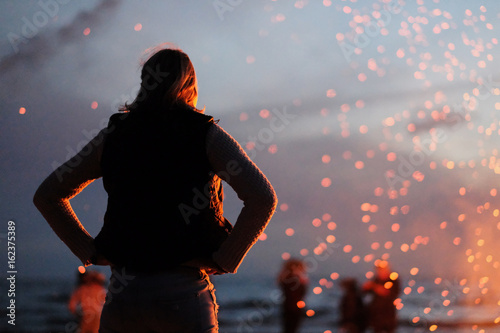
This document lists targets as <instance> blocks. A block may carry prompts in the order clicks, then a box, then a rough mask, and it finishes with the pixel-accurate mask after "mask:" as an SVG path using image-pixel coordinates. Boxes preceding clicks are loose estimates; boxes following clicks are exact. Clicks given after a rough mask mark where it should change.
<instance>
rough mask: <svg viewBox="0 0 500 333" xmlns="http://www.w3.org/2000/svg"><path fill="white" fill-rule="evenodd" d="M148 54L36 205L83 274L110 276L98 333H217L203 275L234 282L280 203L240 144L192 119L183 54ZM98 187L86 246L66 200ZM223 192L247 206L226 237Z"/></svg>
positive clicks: (189, 73) (191, 90) (191, 78)
mask: <svg viewBox="0 0 500 333" xmlns="http://www.w3.org/2000/svg"><path fill="white" fill-rule="evenodd" d="M149 54H150V57H149V58H148V59H147V61H146V62H145V63H144V65H143V66H142V70H141V87H140V90H139V92H138V94H137V97H136V98H135V99H134V100H133V101H132V103H130V104H127V103H126V104H125V105H123V106H122V107H121V108H120V111H122V112H121V113H116V114H114V115H112V116H111V117H110V121H109V124H108V127H107V128H105V129H103V130H101V131H100V132H99V133H98V134H97V136H96V137H95V138H93V139H92V140H91V141H90V142H89V143H88V144H87V145H86V146H85V147H83V148H82V150H81V151H80V152H79V153H78V154H77V155H75V156H74V157H73V158H71V159H70V160H69V161H67V162H66V163H64V164H63V165H62V166H60V167H59V168H57V169H56V170H55V171H54V172H52V173H51V174H50V175H49V176H48V177H47V179H45V181H44V182H43V183H42V184H41V185H40V187H39V188H38V190H37V192H36V193H35V197H34V202H35V205H36V206H37V208H38V209H39V210H40V211H41V212H42V214H43V216H44V217H45V219H46V220H47V222H48V223H49V224H50V226H51V227H52V229H53V230H54V231H55V232H56V234H57V235H58V236H59V238H60V239H61V240H63V241H64V243H65V244H66V245H67V246H68V247H69V248H70V250H71V251H72V252H73V253H74V254H75V255H76V256H77V257H78V258H79V259H80V260H81V261H82V263H83V264H84V265H86V266H88V265H91V264H95V265H110V266H111V273H112V274H111V278H110V283H109V286H108V294H107V300H106V304H105V305H104V308H103V311H102V315H101V323H100V329H99V331H100V332H101V333H127V332H131V333H149V332H156V333H169V332H183V333H190V332H192V333H198V332H218V330H219V327H218V320H217V309H218V305H217V302H216V299H215V290H214V286H213V284H212V283H211V281H210V278H209V274H225V273H236V271H237V269H238V267H239V266H240V264H241V262H242V261H243V259H244V257H245V256H246V254H247V252H248V251H249V250H250V248H251V247H252V246H253V245H254V244H255V243H256V242H257V240H258V238H259V236H260V235H261V234H262V233H263V231H264V229H265V228H266V226H267V224H268V222H269V221H270V219H271V216H272V215H273V213H274V211H275V209H276V205H277V199H276V194H275V192H274V189H273V187H272V186H271V184H270V183H269V181H268V180H267V178H266V177H265V176H264V174H263V173H262V172H261V171H260V169H259V168H258V167H257V166H256V165H255V164H254V163H253V162H252V161H251V160H250V158H249V157H248V155H247V154H246V153H245V151H244V150H243V148H242V147H241V146H240V145H239V144H238V142H237V141H236V140H235V139H234V138H233V137H231V136H230V135H229V134H228V133H227V132H225V131H224V130H223V129H222V127H220V126H219V125H217V121H215V120H214V118H213V117H212V116H209V115H205V114H204V108H203V109H197V108H196V105H197V100H198V83H197V79H196V73H195V70H194V66H193V64H192V63H191V60H190V59H189V57H188V56H187V54H186V53H184V52H183V51H181V50H180V49H177V48H164V47H163V46H161V47H158V48H154V49H153V50H152V51H151V52H150V53H149ZM75 79H76V78H75ZM222 95H223V94H222ZM222 95H221V98H222V97H223V96H222ZM229 103H230V102H229ZM100 177H102V182H103V185H104V189H105V190H106V192H107V194H108V200H107V209H106V213H105V215H104V224H103V226H102V229H101V230H100V232H99V234H98V235H97V236H96V237H95V238H93V237H92V236H91V235H90V234H89V233H88V232H87V231H86V229H85V228H84V226H83V225H82V224H81V223H80V221H79V219H78V218H77V216H76V215H75V212H74V211H73V209H72V207H71V205H70V203H69V200H70V199H71V198H73V197H74V196H76V195H77V194H78V193H80V192H81V191H82V190H83V189H84V188H85V187H86V186H87V185H89V184H90V183H91V182H92V181H94V180H95V179H98V178H100ZM222 180H225V181H226V182H227V183H228V184H229V185H230V186H231V187H232V189H233V190H234V191H235V193H236V194H237V196H238V198H240V199H241V200H242V201H243V206H242V209H241V211H240V213H239V215H238V218H237V220H236V223H235V225H234V228H233V227H232V225H231V223H229V221H227V219H226V218H225V217H224V214H223V213H224V212H223V188H222Z"/></svg>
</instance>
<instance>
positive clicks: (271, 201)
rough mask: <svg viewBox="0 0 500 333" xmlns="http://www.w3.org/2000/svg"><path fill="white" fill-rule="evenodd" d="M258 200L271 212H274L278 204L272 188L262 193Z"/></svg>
mask: <svg viewBox="0 0 500 333" xmlns="http://www.w3.org/2000/svg"><path fill="white" fill-rule="evenodd" d="M259 201H260V204H261V206H263V207H265V208H266V209H267V210H268V211H270V212H271V213H274V211H275V210H276V207H277V205H278V197H277V196H276V192H274V189H272V188H271V189H270V190H269V191H266V192H265V193H262V194H261V195H260V196H259Z"/></svg>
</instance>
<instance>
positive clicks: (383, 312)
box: [278, 259, 400, 333]
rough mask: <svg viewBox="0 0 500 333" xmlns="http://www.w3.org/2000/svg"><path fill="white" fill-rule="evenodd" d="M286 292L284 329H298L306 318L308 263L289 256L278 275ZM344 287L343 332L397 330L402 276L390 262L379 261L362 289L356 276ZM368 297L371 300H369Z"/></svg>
mask: <svg viewBox="0 0 500 333" xmlns="http://www.w3.org/2000/svg"><path fill="white" fill-rule="evenodd" d="M278 283H279V285H280V287H281V289H282V291H283V296H284V301H283V306H282V314H283V332H284V333H296V332H298V330H299V328H300V325H301V323H302V320H303V318H304V312H305V311H304V309H305V302H304V299H305V295H306V291H307V286H308V284H309V280H308V278H307V270H306V266H305V264H304V262H302V261H301V260H298V259H289V260H287V261H286V262H285V263H284V265H283V269H282V271H281V273H280V274H279V277H278ZM340 285H341V287H342V289H343V295H342V299H341V300H340V304H339V308H340V309H339V310H340V320H339V326H340V329H341V332H343V333H363V332H365V331H366V330H367V329H371V330H372V331H373V332H374V333H394V332H395V330H396V327H397V318H396V306H395V304H394V301H395V300H396V299H397V297H398V295H399V292H400V286H399V277H398V274H397V273H396V272H392V270H391V268H390V266H389V263H388V262H387V261H377V263H376V266H375V275H374V277H373V278H372V279H371V280H368V281H366V282H365V283H364V284H363V285H362V287H361V288H359V287H358V282H357V281H356V279H354V278H345V279H343V280H341V283H340ZM365 299H368V301H366V302H365Z"/></svg>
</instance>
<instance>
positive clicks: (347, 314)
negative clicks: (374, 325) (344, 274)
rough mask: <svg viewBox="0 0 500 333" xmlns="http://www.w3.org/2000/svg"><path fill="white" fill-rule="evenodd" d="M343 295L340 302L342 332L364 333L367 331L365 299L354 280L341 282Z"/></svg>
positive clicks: (348, 279) (346, 279) (347, 279)
mask: <svg viewBox="0 0 500 333" xmlns="http://www.w3.org/2000/svg"><path fill="white" fill-rule="evenodd" d="M340 286H341V287H342V290H343V295H342V298H341V300H340V322H339V326H340V332H342V333H363V332H364V331H365V330H366V322H367V318H366V314H367V313H366V310H365V306H364V304H363V297H362V295H361V292H360V290H359V288H358V282H357V281H356V279H354V278H345V279H343V280H342V281H340Z"/></svg>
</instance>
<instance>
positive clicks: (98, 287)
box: [68, 271, 106, 333]
mask: <svg viewBox="0 0 500 333" xmlns="http://www.w3.org/2000/svg"><path fill="white" fill-rule="evenodd" d="M80 276H81V279H80V281H79V285H78V287H77V288H76V289H75V290H74V291H73V294H72V295H71V298H70V300H69V303H68V308H69V311H71V313H73V314H75V315H77V316H79V317H80V323H79V329H80V330H79V331H78V332H79V333H97V332H98V331H99V321H100V319H101V312H102V307H103V305H104V301H105V297H106V288H104V281H105V277H104V274H101V273H98V272H93V271H87V272H85V273H83V274H81V275H80Z"/></svg>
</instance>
